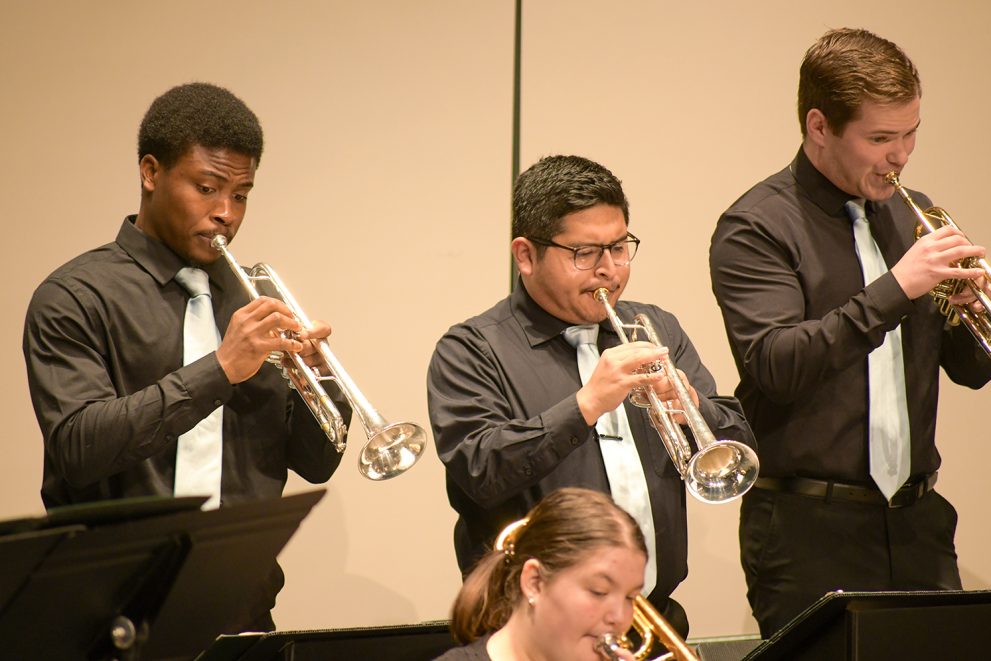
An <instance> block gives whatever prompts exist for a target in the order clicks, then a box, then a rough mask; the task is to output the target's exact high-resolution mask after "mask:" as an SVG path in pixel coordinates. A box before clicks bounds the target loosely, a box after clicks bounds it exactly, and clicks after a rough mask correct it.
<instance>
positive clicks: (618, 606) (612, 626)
mask: <svg viewBox="0 0 991 661" xmlns="http://www.w3.org/2000/svg"><path fill="white" fill-rule="evenodd" d="M602 619H603V622H604V624H605V625H606V626H607V627H608V628H609V630H610V631H615V632H617V633H626V630H627V629H629V628H630V624H631V623H632V622H633V605H632V604H631V603H630V602H629V601H627V600H626V599H624V598H622V597H620V598H618V599H613V600H611V602H610V604H609V606H608V607H607V608H606V612H605V613H604V615H603V618H602Z"/></svg>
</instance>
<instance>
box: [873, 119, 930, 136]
mask: <svg viewBox="0 0 991 661" xmlns="http://www.w3.org/2000/svg"><path fill="white" fill-rule="evenodd" d="M921 124H922V120H921V119H920V120H919V121H917V122H916V123H915V126H913V127H912V128H910V129H909V130H908V131H905V133H911V132H912V131H918V130H919V126H920V125H921ZM900 133H902V131H883V130H878V131H871V132H870V133H869V135H899V134H900Z"/></svg>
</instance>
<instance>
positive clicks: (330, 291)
mask: <svg viewBox="0 0 991 661" xmlns="http://www.w3.org/2000/svg"><path fill="white" fill-rule="evenodd" d="M514 10H515V3H514V2H512V1H511V0H501V1H498V2H497V1H495V0H492V1H489V2H470V3H469V2H461V1H459V0H446V1H445V0H422V1H420V2H407V1H404V0H391V1H390V0H367V1H365V2H360V3H358V2H348V1H345V0H336V1H327V0H288V1H287V2H283V3H277V4H275V3H271V2H262V1H259V0H239V1H238V2H231V1H229V0H223V1H220V2H214V3H207V4H204V3H201V2H191V1H189V0H177V1H176V2H172V3H168V4H161V5H153V4H135V3H132V2H124V1H123V0H104V1H102V2H87V3H66V2H61V1H59V0H37V1H34V2H25V1H18V0H0V80H2V81H3V83H4V90H3V93H2V95H0V145H2V157H0V186H2V195H0V218H2V222H3V228H4V240H3V242H2V243H0V254H2V258H3V263H4V267H5V268H4V271H5V272H6V274H7V279H8V281H7V284H6V286H5V287H3V288H2V292H3V293H2V294H0V295H2V297H3V299H2V300H3V304H4V305H3V307H4V309H5V310H6V311H7V315H8V323H6V324H5V325H4V329H3V330H0V357H2V358H3V364H5V365H6V366H7V367H8V368H9V369H10V374H9V375H8V376H7V378H6V379H4V380H3V385H2V391H0V393H2V397H3V399H2V402H3V403H2V404H0V412H2V414H3V419H4V421H5V425H6V430H7V431H6V442H5V446H4V447H5V453H4V454H5V457H4V461H3V467H2V468H0V517H2V518H12V517H16V516H22V515H28V514H35V513H40V511H41V501H40V499H39V497H38V489H39V484H40V480H41V465H42V459H41V457H42V444H41V437H40V434H39V432H38V429H37V425H36V423H35V420H34V415H33V413H32V410H31V405H30V401H29V397H28V392H27V384H26V379H25V376H24V368H23V361H22V357H21V350H20V345H21V328H22V322H23V316H24V311H25V308H26V306H27V302H28V300H29V297H30V295H31V292H32V291H33V289H34V287H35V286H36V285H37V284H38V283H39V282H40V281H41V280H42V279H43V278H44V277H45V276H46V275H47V274H48V273H49V272H51V271H52V270H53V269H54V268H56V267H57V266H58V265H60V264H61V263H63V262H64V261H66V260H68V259H69V258H71V257H73V256H75V255H76V254H78V253H80V252H82V251H84V250H86V249H88V248H91V247H95V246H96V245H99V244H102V243H105V242H108V241H111V240H113V238H114V236H115V234H116V232H117V228H118V226H119V224H120V221H121V219H122V218H123V217H124V216H125V215H126V214H129V213H133V212H135V211H136V210H137V203H138V193H139V189H138V177H137V168H136V165H137V156H136V154H135V137H136V133H137V127H138V123H139V121H140V119H141V116H142V114H143V112H144V111H145V109H146V108H147V106H148V104H149V103H150V102H151V101H152V99H154V98H155V96H157V95H158V94H160V93H161V92H163V91H165V90H166V89H167V88H169V87H171V86H173V85H176V84H179V83H184V82H189V81H194V80H205V81H210V82H215V83H218V84H221V85H224V86H227V87H229V88H230V89H231V90H233V91H234V92H235V93H236V94H238V95H240V96H241V97H242V98H244V99H245V100H246V101H247V103H248V104H249V105H250V106H251V107H252V108H253V109H254V110H255V112H256V113H257V114H258V115H259V117H260V118H261V121H262V123H263V126H264V128H265V134H266V149H265V155H264V157H263V159H262V163H261V167H260V169H259V171H258V176H257V186H256V189H255V191H253V192H252V195H251V203H250V206H249V213H248V216H247V220H246V221H245V224H244V225H243V226H242V229H241V233H240V234H239V235H238V237H237V241H236V242H235V243H234V244H233V246H232V249H233V251H234V254H235V255H236V256H237V257H238V258H239V259H240V260H241V261H242V262H244V263H248V264H251V263H254V262H256V261H262V260H264V261H267V262H269V263H271V264H273V265H274V266H275V267H277V268H278V269H279V271H280V272H281V274H282V276H283V278H284V279H285V280H286V281H287V282H288V283H289V284H290V285H291V287H292V288H293V290H294V292H295V293H296V296H297V297H298V298H299V300H300V301H301V302H302V303H303V304H304V307H305V308H306V309H307V311H308V313H309V314H310V316H312V317H316V318H323V319H326V320H328V321H330V322H331V323H332V325H333V327H334V335H333V338H332V345H333V347H334V351H335V353H336V354H337V355H338V357H339V358H340V359H341V361H342V362H343V363H344V364H345V365H346V366H347V368H348V370H349V371H350V372H351V374H352V376H353V377H354V379H355V380H356V381H357V383H358V384H359V385H360V386H361V388H362V389H363V390H364V391H365V393H366V394H367V395H368V397H369V398H370V399H371V400H372V402H373V403H375V405H376V406H377V407H378V408H379V409H381V411H382V412H383V413H384V414H385V415H386V416H387V417H389V418H391V419H394V420H400V419H409V420H414V421H416V422H419V423H420V424H422V425H424V426H425V427H426V426H428V421H427V412H426V396H425V392H424V382H425V373H426V368H427V364H428V361H429V359H430V355H431V352H432V351H433V347H434V343H435V342H436V340H437V339H438V338H439V337H440V335H441V334H442V333H443V332H444V331H445V330H446V329H447V328H448V327H449V326H450V325H451V324H454V323H457V322H459V321H461V320H463V319H464V318H466V317H468V316H471V315H473V314H476V313H478V312H481V311H482V310H484V309H486V308H487V307H489V306H490V305H491V304H492V303H494V302H495V301H496V300H498V299H499V298H501V297H502V296H504V295H505V294H506V293H507V289H508V283H509V260H508V250H507V246H508V241H509V192H510V186H511V163H512V158H511V147H512V87H513V85H512V83H513V25H514ZM522 19H523V41H522V55H523V56H522V124H521V126H522V132H521V160H522V164H523V167H526V166H527V165H529V164H530V163H532V162H533V161H534V160H536V159H537V158H539V157H540V156H543V155H547V154H552V153H577V154H583V155H585V156H588V157H591V158H593V159H596V160H598V161H600V162H602V163H604V164H606V165H607V166H608V167H610V168H611V169H612V170H613V171H614V172H615V173H616V174H617V175H618V176H619V177H620V178H621V179H622V180H623V182H624V185H625V187H626V190H627V193H628V195H629V198H630V200H631V213H632V229H633V231H634V232H635V233H636V234H637V235H638V236H640V237H641V238H642V239H643V247H642V249H641V254H640V255H639V256H638V258H637V262H636V264H635V266H634V268H633V278H632V281H631V284H630V287H629V289H628V293H629V297H631V298H636V299H639V300H643V301H649V302H654V303H657V304H659V305H661V306H663V307H665V308H668V309H670V310H672V311H674V312H675V313H676V314H677V315H678V316H679V318H680V319H681V321H682V323H683V325H684V326H685V327H686V328H687V330H688V332H689V333H690V334H691V336H692V338H693V340H694V342H695V344H696V345H697V347H698V348H699V350H700V352H701V354H702V356H703V358H704V360H705V362H706V363H707V364H708V366H709V367H710V369H711V370H712V371H713V373H714V374H715V376H716V378H717V381H718V382H719V384H720V387H721V390H722V391H723V392H732V390H733V388H734V387H735V385H736V381H737V377H736V373H735V369H734V367H733V364H732V360H731V357H730V352H729V349H728V347H727V345H726V340H725V336H724V333H723V329H722V321H721V319H720V316H719V312H718V309H717V307H716V303H715V301H714V299H713V297H712V294H711V289H710V286H709V278H708V269H707V266H706V264H707V253H708V246H709V237H710V235H711V232H712V228H713V225H714V223H715V221H716V218H717V217H718V215H719V213H720V212H721V210H723V209H724V208H725V207H726V206H727V205H729V204H730V203H731V202H732V201H733V200H734V199H736V198H737V197H738V196H739V195H740V194H742V193H743V192H744V191H745V190H746V189H747V188H748V187H749V186H751V185H752V184H754V183H755V182H757V181H758V180H760V179H762V178H764V177H765V176H766V175H768V174H770V173H772V172H774V171H777V170H778V169H780V168H782V167H783V166H784V165H786V164H787V163H788V162H789V161H790V159H791V158H792V157H793V155H794V152H795V150H796V149H797V147H798V145H799V140H800V133H799V126H798V121H797V118H796V113H795V90H796V86H797V77H798V66H799V62H800V60H801V58H802V55H803V53H804V52H805V49H806V48H807V47H808V46H809V45H810V44H811V43H812V42H813V41H814V40H815V39H816V38H817V37H818V36H819V35H821V34H822V33H823V32H824V31H825V30H827V29H829V28H833V27H841V26H861V27H866V28H869V29H871V30H874V31H876V32H878V33H880V34H882V35H884V36H887V37H889V38H891V39H893V40H894V41H896V42H897V43H899V44H900V45H901V46H903V47H904V48H905V49H906V50H907V51H908V53H909V54H910V56H911V57H912V58H913V59H914V61H915V63H916V64H917V65H918V67H919V69H920V71H921V75H922V79H923V87H924V96H923V106H922V113H923V120H924V121H923V124H922V128H921V131H920V134H919V142H918V148H917V150H916V152H915V155H914V157H913V159H912V162H911V164H910V166H909V168H908V169H907V170H906V171H905V173H904V177H903V180H904V182H905V183H906V185H908V186H910V187H913V188H919V189H922V190H925V191H926V192H928V193H929V194H930V195H931V196H932V198H933V199H934V200H935V201H936V202H937V203H939V204H942V205H943V206H945V207H947V208H948V209H949V210H950V211H951V213H953V215H954V217H955V218H956V219H957V220H958V222H959V223H960V224H961V225H962V226H963V227H964V229H965V230H966V231H967V232H968V233H969V234H970V236H971V238H972V239H974V240H975V241H976V242H978V243H982V244H985V245H986V244H988V243H991V229H989V224H988V220H987V217H986V216H987V206H988V205H987V198H986V197H985V196H984V195H983V194H982V191H983V190H984V189H985V188H986V183H985V177H986V175H987V167H986V165H985V160H984V159H985V155H986V154H987V153H989V151H991V138H989V134H988V132H987V131H986V130H985V124H986V119H985V115H986V114H987V108H988V107H989V105H991V89H989V88H988V86H987V85H986V84H985V79H986V74H985V73H984V71H985V69H986V67H987V65H988V63H989V61H991V45H989V44H988V41H987V39H986V38H985V37H986V35H984V34H983V33H984V31H985V28H986V26H987V25H988V24H989V21H991V8H989V6H988V5H986V4H985V3H982V2H975V1H967V0H956V1H947V2H943V3H932V2H924V1H922V0H907V1H906V2H902V3H899V4H898V5H897V7H896V6H894V5H890V4H887V5H885V4H877V3H875V4H873V5H870V4H864V3H862V2H855V1H853V0H836V1H835V2H831V3H828V4H823V3H821V2H819V3H811V2H794V1H784V0H781V1H761V2H753V3H746V4H741V3H737V2H731V1H724V2H697V3H673V2H659V1H648V0H628V1H626V2H621V3H616V2H605V1H601V2H597V1H590V0H580V1H579V0H557V1H552V0H528V1H525V2H524V3H523V14H522ZM944 386H945V388H944V391H943V397H942V401H941V409H940V425H939V433H940V447H941V449H942V451H943V456H944V465H943V469H942V470H941V472H940V484H939V488H940V490H941V491H942V492H943V493H944V494H945V495H946V496H947V497H948V498H949V499H950V500H951V501H952V502H953V503H954V504H955V505H956V506H957V509H958V510H959V512H960V526H959V530H958V535H957V542H958V552H959V556H960V567H961V571H962V574H963V580H964V585H965V586H966V587H968V588H987V587H991V554H988V553H987V548H988V547H989V541H991V539H989V537H991V533H989V532H988V526H987V523H986V518H987V515H986V514H985V510H986V507H985V502H986V498H987V494H986V492H985V489H984V486H983V485H984V483H985V482H986V476H985V474H984V463H985V462H984V461H982V457H983V456H984V454H985V452H986V449H985V448H986V441H987V436H988V434H987V432H986V431H985V430H982V429H981V428H980V427H979V426H978V419H979V417H980V414H981V413H982V412H983V410H985V409H986V408H987V402H988V393H987V392H984V393H974V392H967V391H964V390H962V389H960V388H956V387H953V386H951V385H950V384H948V383H946V384H944ZM801 440H802V439H795V442H796V443H800V442H801ZM363 441H364V438H363V434H362V432H361V431H360V430H359V429H357V428H355V429H354V430H353V431H352V436H351V444H352V447H351V448H350V449H349V450H348V453H347V456H346V457H345V459H344V462H343V465H342V466H341V468H340V470H339V471H338V473H337V474H336V475H335V476H334V478H333V480H332V481H331V482H330V484H329V493H328V497H326V498H325V499H324V500H323V502H322V503H321V505H320V506H319V507H318V509H317V510H315V511H314V513H313V514H312V515H311V517H310V518H309V519H308V520H307V521H305V522H304V525H303V527H302V528H301V530H300V531H299V533H298V534H297V535H296V537H295V538H294V539H293V540H292V541H291V542H290V545H289V546H288V547H287V549H286V550H285V552H284V553H283V554H282V556H281V561H282V563H283V564H284V566H285V569H286V573H287V575H288V579H287V584H286V587H285V589H284V591H283V593H282V595H281V596H280V599H279V605H278V607H277V610H276V620H277V622H278V624H279V627H280V628H282V629H307V628H324V627H343V626H347V627H353V626H365V625H380V624H396V623H410V622H420V621H425V620H433V619H440V618H444V617H446V615H447V611H448V608H449V605H450V603H451V601H452V599H453V597H454V594H455V592H456V591H457V589H458V586H459V584H460V578H459V574H458V571H457V568H456V565H455V561H454V553H453V550H452V543H451V537H452V533H451V530H452V525H453V523H454V515H453V513H452V511H451V509H450V508H449V506H448V504H447V499H446V496H445V492H444V474H443V469H442V467H441V465H440V462H439V461H438V459H437V456H436V451H435V450H434V448H433V446H432V445H431V447H430V448H429V449H428V451H427V454H426V456H425V457H424V458H423V460H422V461H421V462H420V464H419V465H418V466H416V467H415V468H414V469H413V470H412V471H410V472H409V473H408V474H406V475H404V476H402V477H400V478H397V479H395V480H393V481H390V482H386V483H381V484H379V483H371V482H368V481H366V480H364V479H363V478H361V477H360V476H359V475H358V472H357V470H356V468H355V464H356V456H357V452H358V449H359V447H360V446H361V445H362V443H363ZM307 486H308V485H306V484H305V483H303V482H301V481H300V480H296V479H294V480H293V481H291V483H290V486H289V489H290V490H292V491H296V490H302V489H305V488H307ZM737 512H738V508H737V506H736V505H733V504H731V505H725V506H719V507H717V506H703V505H697V504H696V503H694V502H693V503H691V507H690V522H689V525H690V535H691V539H690V553H691V557H690V576H689V578H688V580H687V581H686V582H685V583H684V584H683V585H682V586H681V587H680V588H679V590H678V592H677V593H676V596H677V598H678V599H680V600H681V601H682V602H684V604H685V606H686V607H687V609H688V612H689V614H690V617H691V619H692V625H693V626H692V632H693V634H694V635H699V636H701V635H721V634H738V633H745V632H754V631H756V625H755V623H754V621H753V620H752V618H751V616H750V614H749V608H748V607H747V603H746V599H745V596H744V591H745V588H744V582H743V576H742V572H741V570H740V568H739V562H738V545H737V541H736V539H737V538H736V521H737Z"/></svg>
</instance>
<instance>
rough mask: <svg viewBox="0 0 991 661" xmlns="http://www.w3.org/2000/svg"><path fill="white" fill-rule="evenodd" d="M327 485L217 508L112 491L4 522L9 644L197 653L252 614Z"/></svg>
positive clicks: (0, 640) (0, 605) (112, 652)
mask: <svg viewBox="0 0 991 661" xmlns="http://www.w3.org/2000/svg"><path fill="white" fill-rule="evenodd" d="M323 493H324V492H323V490H322V489H320V490H317V491H311V492H308V493H303V494H298V495H294V496H288V497H286V498H282V499H275V500H269V501H261V502H256V503H250V504H245V505H238V506H234V507H229V508H224V509H219V510H211V511H207V512H203V511H200V510H199V509H198V508H199V505H200V504H201V503H202V502H203V501H204V499H202V498H192V499H187V498H180V499H168V498H166V499H138V500H122V501H108V502H105V503H99V504H94V505H88V506H85V507H79V508H74V510H70V511H61V510H53V511H52V513H50V514H49V516H47V517H40V518H38V519H22V520H19V521H15V522H7V523H6V524H4V523H0V535H2V536H0V656H2V657H3V658H15V659H63V658H64V659H92V660H102V659H139V658H141V659H164V658H192V657H194V656H195V655H196V654H197V653H199V652H200V651H201V650H203V649H205V648H206V647H208V646H209V645H210V643H211V641H213V639H214V638H216V637H217V636H218V635H219V634H221V633H224V632H230V631H234V630H236V628H237V627H238V625H240V624H242V623H244V622H246V621H247V620H248V618H249V617H251V615H252V614H251V613H249V612H248V611H247V608H248V606H249V605H250V604H251V603H253V597H255V596H256V595H257V594H259V593H260V591H262V590H263V589H264V587H265V584H266V581H267V580H268V579H269V576H270V575H271V573H272V571H273V570H274V569H275V558H276V556H277V555H278V553H279V551H281V550H282V548H283V547H284V546H285V544H286V543H287V542H288V541H289V538H290V537H291V536H292V535H293V533H294V532H295V531H296V528H297V527H298V526H299V523H300V522H301V521H302V520H303V518H304V517H305V516H306V515H307V514H308V513H309V511H310V510H311V509H312V508H313V506H314V505H315V504H316V503H317V502H318V501H319V500H320V498H322V497H323ZM191 508H192V509H191ZM176 510H179V511H176ZM73 519H75V520H77V521H79V522H78V523H72V521H73ZM4 533H6V534H4Z"/></svg>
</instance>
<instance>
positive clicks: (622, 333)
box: [594, 287, 760, 503]
mask: <svg viewBox="0 0 991 661" xmlns="http://www.w3.org/2000/svg"><path fill="white" fill-rule="evenodd" d="M594 296H595V298H596V299H597V300H598V301H599V302H600V303H602V305H603V307H605V309H606V315H607V316H608V317H609V321H610V323H612V327H613V329H614V330H615V331H616V334H617V335H618V336H619V339H620V341H621V342H622V343H623V344H627V343H629V342H632V341H636V339H637V336H636V334H637V332H638V331H642V332H643V333H644V334H645V335H646V336H647V337H646V338H645V339H646V340H647V341H648V342H651V343H652V344H655V345H657V346H659V347H663V346H664V343H663V342H662V341H661V339H660V337H659V336H658V334H657V331H656V330H654V326H653V324H652V323H651V322H650V319H648V318H647V316H646V315H643V314H638V315H636V316H635V317H634V318H633V322H634V323H632V324H625V323H623V321H622V320H621V319H620V318H619V315H617V314H616V310H615V309H613V306H612V305H611V304H610V303H609V291H608V290H607V289H606V288H605V287H602V288H599V289H596V290H595V292H594ZM627 330H629V331H630V333H631V337H632V339H631V338H630V337H627V333H626V332H627ZM641 369H642V370H645V371H652V372H658V371H663V373H664V374H665V375H666V376H667V377H668V379H670V381H671V385H672V386H673V387H674V389H675V392H676V393H677V394H678V399H680V400H681V410H680V411H673V410H669V409H668V407H666V406H665V405H664V403H663V402H662V401H661V399H660V397H658V395H657V393H656V392H654V390H653V389H652V388H649V387H648V388H638V389H635V390H634V391H633V392H632V393H631V394H630V401H631V402H633V403H634V404H636V405H637V406H639V407H641V408H646V409H647V411H648V414H649V416H650V421H651V423H652V424H653V425H654V429H656V430H657V433H658V434H659V435H660V437H661V442H662V443H663V444H664V448H665V449H666V450H667V452H668V455H669V456H670V457H671V462H672V463H673V464H674V467H675V468H676V469H678V473H679V474H680V475H681V478H682V479H683V480H684V481H685V487H686V488H687V489H688V492H689V493H690V494H692V495H693V496H695V497H696V498H698V499H699V500H701V501H702V502H704V503H726V502H729V501H731V500H734V499H735V498H739V497H740V496H742V495H743V494H745V493H746V492H747V491H749V490H750V487H752V486H753V485H754V482H755V481H756V480H757V473H758V470H759V468H760V463H759V462H758V460H757V453H755V452H754V451H753V450H752V449H751V448H749V447H748V446H747V445H745V444H743V443H740V442H738V441H730V440H716V437H715V435H714V434H713V433H712V431H711V430H710V429H709V426H708V425H707V424H706V422H705V420H704V419H703V418H702V414H701V413H700V412H699V410H698V407H696V406H695V403H694V402H693V401H692V398H691V395H690V394H689V392H688V387H687V386H686V385H685V383H684V381H682V379H681V376H680V375H679V374H678V370H677V369H675V366H674V363H673V362H672V360H671V357H670V355H666V356H665V357H664V359H663V360H661V361H659V363H658V364H650V365H644V366H643V367H642V368H641ZM676 413H682V414H683V415H684V416H685V421H686V422H687V424H688V428H689V429H690V430H691V432H692V435H693V436H694V437H695V443H696V444H697V445H698V451H697V452H694V453H693V451H692V447H691V445H690V444H689V442H688V438H687V437H686V436H685V432H684V431H683V430H682V428H681V425H679V424H678V423H677V422H676V421H675V419H674V414H676Z"/></svg>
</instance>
